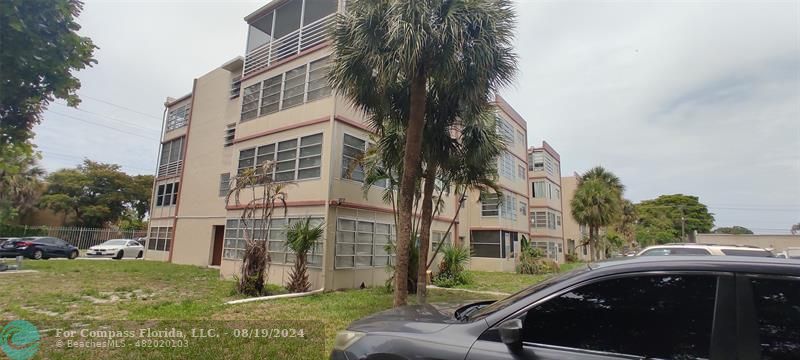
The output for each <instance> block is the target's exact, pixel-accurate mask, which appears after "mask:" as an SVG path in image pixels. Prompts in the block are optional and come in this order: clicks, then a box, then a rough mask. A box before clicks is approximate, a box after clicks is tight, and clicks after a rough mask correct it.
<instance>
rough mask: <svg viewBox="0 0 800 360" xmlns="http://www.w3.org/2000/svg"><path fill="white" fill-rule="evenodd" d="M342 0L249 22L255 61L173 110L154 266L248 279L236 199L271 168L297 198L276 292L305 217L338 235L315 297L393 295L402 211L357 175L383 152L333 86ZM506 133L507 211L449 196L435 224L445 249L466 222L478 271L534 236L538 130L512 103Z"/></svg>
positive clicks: (466, 239) (324, 251) (502, 124)
mask: <svg viewBox="0 0 800 360" xmlns="http://www.w3.org/2000/svg"><path fill="white" fill-rule="evenodd" d="M343 4H344V1H342V0H339V1H337V0H317V1H308V0H306V1H303V0H275V1H272V2H270V3H268V4H267V5H265V6H263V7H262V8H260V9H258V10H257V11H255V12H254V13H252V14H250V15H248V16H247V17H246V18H245V20H246V21H247V23H248V25H249V33H248V37H247V49H246V55H245V56H244V57H237V58H235V59H233V60H231V61H229V62H227V63H225V64H223V65H222V66H220V67H218V68H216V69H214V70H212V71H210V72H208V73H207V74H205V75H202V76H200V77H199V78H197V79H195V80H194V84H193V86H192V92H191V93H190V94H188V95H186V96H183V97H181V98H179V99H168V101H167V102H166V103H165V107H166V109H165V114H166V115H165V119H164V132H163V135H162V146H161V153H160V157H159V166H158V173H157V174H156V175H157V176H156V181H155V184H154V200H153V207H152V209H151V219H150V229H149V234H150V235H149V239H148V244H147V248H148V250H147V254H146V257H147V258H148V259H155V260H164V261H171V262H175V263H181V264H195V265H201V266H206V265H210V266H219V267H220V270H221V273H222V274H223V275H231V274H235V273H236V272H237V271H238V269H239V266H240V264H241V258H242V255H243V252H244V251H243V250H244V246H245V245H244V244H245V241H244V235H243V230H242V228H243V226H242V224H241V223H240V220H239V218H240V216H241V213H242V209H243V207H242V205H241V203H245V202H247V201H248V200H249V199H246V198H243V199H240V200H241V201H240V203H238V204H237V203H232V202H230V201H226V194H227V192H228V190H229V186H230V183H231V179H233V178H235V177H236V175H237V174H238V173H240V172H242V171H243V170H245V169H251V168H256V167H258V166H259V165H260V164H262V163H264V162H265V161H271V162H273V163H274V164H275V169H274V171H273V174H272V177H273V179H275V180H276V181H285V182H287V183H290V184H291V185H290V186H289V188H288V199H287V200H288V201H287V204H286V205H287V210H286V216H285V217H284V216H283V211H280V212H278V213H279V214H278V215H275V216H274V217H273V219H272V222H271V226H270V227H271V228H270V231H269V234H268V236H267V237H268V248H269V251H270V253H271V257H272V264H271V266H270V273H269V281H270V282H274V283H284V282H285V281H286V279H287V278H288V274H289V268H290V264H291V263H292V261H293V256H292V254H291V253H290V252H288V251H287V249H286V246H285V242H286V232H285V229H286V227H287V226H288V224H289V223H291V222H292V221H295V220H296V219H299V218H303V217H312V218H314V219H315V221H318V222H324V224H325V229H326V230H325V234H324V238H323V239H322V240H321V241H320V242H319V243H318V244H317V246H315V248H314V249H313V251H312V254H311V256H310V266H311V271H310V278H311V281H312V283H313V285H314V287H315V288H319V287H324V288H329V289H336V288H352V287H358V286H361V285H362V284H363V285H364V286H379V285H383V284H384V282H385V281H386V279H387V278H388V276H389V274H388V273H387V271H386V265H387V263H388V262H389V261H390V255H389V254H387V252H386V249H385V244H386V243H388V242H389V241H393V240H394V238H395V225H394V216H393V211H392V206H391V205H390V204H386V203H384V202H383V201H382V200H381V194H382V192H383V190H384V189H383V188H381V187H380V186H374V187H372V188H370V189H369V190H367V191H366V192H365V191H364V190H363V189H362V185H363V179H364V171H363V168H361V167H359V166H355V167H353V164H354V161H353V160H354V159H356V158H359V157H360V155H361V154H363V153H364V152H365V151H366V150H367V148H368V147H369V146H371V142H372V141H373V139H372V135H374V132H373V130H372V129H371V128H370V126H369V125H368V123H367V122H366V121H365V118H364V117H363V115H362V113H361V112H359V111H358V110H357V109H355V108H354V107H353V106H352V105H351V104H350V103H349V102H348V101H347V100H346V99H344V98H343V97H342V96H340V95H338V94H336V93H335V92H333V91H332V90H331V88H330V87H329V85H328V83H327V81H326V79H325V73H326V71H327V69H328V67H329V56H330V54H331V47H330V42H329V41H328V39H327V33H326V29H328V28H329V27H330V25H331V24H332V20H333V17H334V14H335V13H336V12H337V11H342V7H343V6H344V5H343ZM495 104H496V105H497V110H496V111H497V118H498V130H499V131H500V132H501V134H503V136H504V137H505V139H506V142H507V144H508V146H507V149H506V151H505V152H504V153H503V155H502V156H501V157H500V159H499V160H498V162H499V163H498V164H499V165H500V166H499V168H500V184H501V186H502V187H503V189H504V194H503V199H505V200H504V201H502V202H498V200H497V198H493V197H491V196H483V197H482V196H480V194H469V200H468V201H467V202H465V204H464V205H463V206H464V209H463V210H462V211H461V213H460V215H459V217H458V219H456V221H453V217H454V216H455V210H456V206H458V202H457V201H456V199H455V197H454V196H451V197H447V198H446V199H445V201H444V203H445V205H444V207H443V209H442V211H441V212H440V213H438V214H437V215H436V216H435V217H434V221H433V225H432V229H431V230H432V234H431V238H432V242H434V243H436V242H439V241H443V240H444V241H448V240H449V239H442V237H443V235H444V233H445V232H446V230H447V229H448V227H449V226H450V224H451V222H453V223H454V231H453V232H452V233H453V234H455V235H457V236H458V238H457V240H456V241H459V242H461V243H463V244H465V245H467V246H470V247H471V248H472V249H473V250H474V252H475V254H476V257H475V258H474V259H473V263H472V264H473V265H472V266H473V268H476V269H485V270H505V271H510V270H513V267H514V258H515V249H516V248H517V247H518V246H519V245H518V244H516V243H517V242H518V241H519V239H520V237H521V236H528V237H530V233H529V227H528V225H527V223H526V219H527V216H526V213H527V211H528V195H529V194H528V191H529V187H528V186H527V180H526V176H527V175H526V170H525V169H527V168H530V167H529V165H528V161H527V157H526V148H527V143H526V139H527V129H526V122H525V120H523V119H522V117H521V116H519V114H517V113H516V112H515V111H514V110H513V109H512V108H511V106H509V105H508V104H507V103H506V102H505V101H504V100H503V99H502V98H501V97H499V96H497V97H496V99H495Z"/></svg>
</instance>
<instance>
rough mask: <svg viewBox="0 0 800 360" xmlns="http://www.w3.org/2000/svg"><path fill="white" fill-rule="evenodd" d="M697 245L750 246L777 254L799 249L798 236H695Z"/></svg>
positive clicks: (799, 240) (799, 241) (799, 238)
mask: <svg viewBox="0 0 800 360" xmlns="http://www.w3.org/2000/svg"><path fill="white" fill-rule="evenodd" d="M696 236H697V238H696V239H697V243H698V244H717V245H750V246H758V247H761V248H765V249H770V250H773V252H775V253H778V252H781V251H784V250H786V248H789V247H800V235H731V234H697V235H696Z"/></svg>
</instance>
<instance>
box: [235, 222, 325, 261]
mask: <svg viewBox="0 0 800 360" xmlns="http://www.w3.org/2000/svg"><path fill="white" fill-rule="evenodd" d="M303 220H304V219H303V218H279V219H271V220H270V223H269V226H265V223H263V222H262V221H261V220H253V221H251V222H248V223H247V226H245V225H244V223H243V222H242V220H241V219H238V218H237V219H228V220H227V222H226V223H225V241H224V243H223V251H222V256H223V257H224V258H225V259H230V260H241V259H242V258H243V257H244V250H245V246H246V242H247V239H257V240H261V241H263V239H264V238H266V239H267V248H268V250H269V254H270V259H271V263H273V264H291V263H294V259H295V258H294V253H292V252H291V250H289V249H288V248H287V247H286V229H287V227H288V226H289V225H291V224H294V223H295V222H297V221H303ZM322 222H323V219H322V218H321V217H312V218H311V225H312V226H317V225H319V224H321V223H322ZM323 242H324V239H320V240H319V241H317V242H316V243H314V246H313V247H312V248H311V251H309V253H308V263H309V266H310V267H321V266H322V244H323Z"/></svg>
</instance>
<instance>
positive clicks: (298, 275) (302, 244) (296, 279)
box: [286, 217, 325, 292]
mask: <svg viewBox="0 0 800 360" xmlns="http://www.w3.org/2000/svg"><path fill="white" fill-rule="evenodd" d="M324 231H325V230H324V227H323V223H319V224H317V225H311V218H310V217H306V218H305V219H302V220H300V221H298V222H296V223H294V224H292V225H290V226H289V229H288V230H287V231H286V246H287V247H288V248H289V249H290V250H292V252H293V253H294V254H295V259H294V268H292V270H291V273H290V274H289V285H287V286H286V287H287V288H288V289H289V291H291V292H306V291H308V290H309V288H310V287H311V284H310V283H309V282H308V262H307V261H306V260H307V256H308V252H309V251H310V250H312V249H313V247H314V244H315V243H316V242H317V241H319V239H321V238H322V234H323V232H324Z"/></svg>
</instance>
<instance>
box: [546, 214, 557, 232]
mask: <svg viewBox="0 0 800 360" xmlns="http://www.w3.org/2000/svg"><path fill="white" fill-rule="evenodd" d="M547 228H548V229H555V228H556V214H554V213H551V212H549V211H548V212H547Z"/></svg>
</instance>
